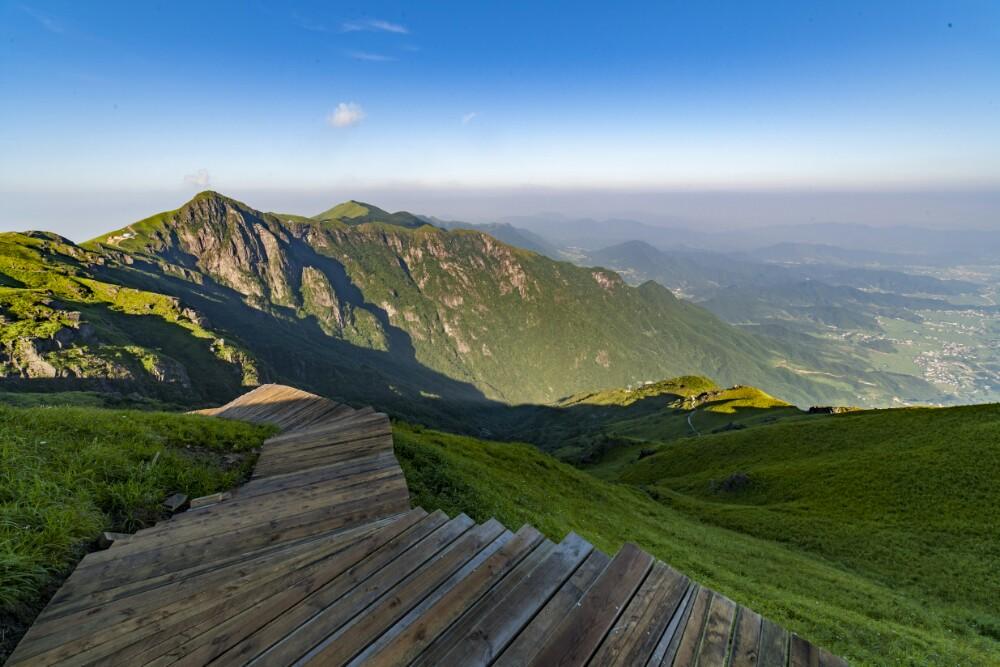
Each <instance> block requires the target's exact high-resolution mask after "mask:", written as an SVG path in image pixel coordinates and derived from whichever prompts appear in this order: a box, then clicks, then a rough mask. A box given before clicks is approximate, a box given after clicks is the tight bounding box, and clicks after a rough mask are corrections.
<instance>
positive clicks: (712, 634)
mask: <svg viewBox="0 0 1000 667" xmlns="http://www.w3.org/2000/svg"><path fill="white" fill-rule="evenodd" d="M735 618H736V604H735V603H734V602H733V601H732V600H730V599H729V598H726V597H724V596H722V595H720V594H718V593H716V594H715V597H713V598H712V605H711V607H709V610H708V619H707V620H706V621H705V634H704V635H703V636H702V638H701V648H700V649H699V650H698V667H725V664H726V657H727V656H728V655H729V640H730V638H731V637H732V629H733V620H734V619H735Z"/></svg>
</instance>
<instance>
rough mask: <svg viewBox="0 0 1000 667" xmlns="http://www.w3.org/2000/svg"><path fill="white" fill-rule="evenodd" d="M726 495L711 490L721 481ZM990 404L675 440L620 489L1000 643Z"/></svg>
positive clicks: (994, 422)
mask: <svg viewBox="0 0 1000 667" xmlns="http://www.w3.org/2000/svg"><path fill="white" fill-rule="evenodd" d="M737 472H742V473H745V474H746V475H748V477H749V480H750V483H749V485H748V486H747V487H746V488H745V489H742V490H739V491H729V492H724V491H718V490H713V489H717V486H718V485H717V484H715V483H713V482H718V481H720V480H724V479H726V478H727V477H729V476H730V475H733V474H734V473H737ZM998 478H1000V406H998V405H981V406H968V407H959V408H947V409H933V408H922V409H917V408H911V409H901V410H885V411H875V412H859V413H852V414H844V415H835V416H832V417H828V418H824V419H822V420H814V421H803V422H795V423H782V424H775V425H773V426H766V427H761V428H756V429H753V430H752V431H746V432H740V431H737V432H730V433H727V434H724V435H717V436H710V437H703V438H698V439H697V440H688V441H677V442H674V443H672V444H670V445H668V446H666V447H664V448H662V449H661V450H660V452H659V453H658V454H656V455H654V456H650V457H648V458H645V459H643V460H641V461H638V462H636V463H634V464H633V465H631V466H630V467H629V468H628V469H627V470H625V471H624V472H623V473H622V474H621V480H622V481H625V482H628V483H630V484H636V485H645V486H648V487H649V488H651V489H652V490H653V491H654V492H655V493H656V494H657V495H658V496H659V497H661V498H662V500H663V502H664V503H666V504H668V505H671V506H672V507H674V508H676V509H679V510H681V511H684V512H686V513H688V514H690V515H692V516H694V517H697V518H699V519H701V520H703V521H706V522H710V523H713V524H715V525H719V526H724V527H728V528H732V529H734V530H738V531H740V532H743V533H747V534H751V535H756V536H758V537H762V538H766V539H770V540H776V541H781V542H785V543H788V544H792V545H795V546H796V547H798V548H801V549H804V550H808V551H811V552H814V553H817V554H821V555H823V556H824V557H826V558H829V559H831V560H834V561H836V562H838V563H842V564H843V565H844V566H845V567H847V568H850V569H851V570H852V571H856V572H861V573H864V574H865V575H866V576H870V577H872V578H873V579H877V580H879V581H882V582H884V583H886V584H887V585H890V586H892V587H894V588H896V589H897V590H900V591H906V592H907V593H910V594H912V595H914V596H917V597H920V598H922V599H926V600H928V601H929V602H931V601H932V602H933V603H934V604H941V605H959V606H961V607H962V608H964V609H965V610H967V611H966V612H964V613H962V614H961V615H960V616H957V617H956V618H955V620H956V621H957V622H960V623H962V624H963V625H968V626H970V627H975V628H977V631H979V632H982V633H984V634H986V635H989V636H992V637H993V638H995V639H1000V604H998V601H997V595H996V592H997V591H1000V567H998V565H1000V560H998V552H997V549H998V545H1000V522H998V521H997V510H998V508H1000V485H997V483H996V481H997V479H998Z"/></svg>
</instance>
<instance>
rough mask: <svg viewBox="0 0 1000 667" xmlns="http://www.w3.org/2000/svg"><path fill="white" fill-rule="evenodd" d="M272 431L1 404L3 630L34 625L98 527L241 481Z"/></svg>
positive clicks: (128, 525)
mask: <svg viewBox="0 0 1000 667" xmlns="http://www.w3.org/2000/svg"><path fill="white" fill-rule="evenodd" d="M84 396H85V395H81V396H77V397H76V398H77V399H80V401H81V402H83V401H85V400H87V399H86V398H85V397H84ZM269 432H270V429H269V428H267V427H260V426H252V425H249V424H244V423H240V422H232V421H223V420H217V419H211V418H209V417H200V416H193V415H179V414H169V413H162V412H139V411H135V410H108V409H100V408H88V407H58V408H54V407H33V408H14V407H8V406H4V405H2V404H0V626H3V627H4V629H5V630H6V631H5V632H4V633H0V634H3V635H7V634H8V633H9V632H10V630H9V629H10V628H14V629H15V630H16V628H18V627H21V628H23V626H24V625H25V624H26V623H28V622H30V620H31V618H33V616H34V614H35V613H37V612H38V610H39V609H40V608H41V605H42V604H44V602H45V597H46V593H47V592H48V593H51V591H52V588H53V587H54V586H55V585H56V584H57V583H58V581H59V580H60V579H61V578H62V577H63V576H64V575H65V574H66V573H67V572H68V571H69V570H70V569H71V568H72V566H73V564H74V563H75V562H76V561H77V560H78V559H79V558H80V557H81V556H82V555H83V553H84V552H85V551H86V549H87V546H88V544H90V543H92V542H93V541H94V540H95V539H96V538H97V537H98V535H99V534H100V533H101V531H103V530H114V531H125V532H132V531H134V530H136V529H138V528H141V527H143V526H145V525H148V524H150V523H152V522H154V521H155V520H156V519H157V518H158V516H159V512H160V510H159V506H160V504H161V503H162V502H163V500H164V498H166V497H167V495H169V494H170V493H174V492H181V493H186V494H187V495H188V496H190V497H195V496H200V495H205V494H208V493H213V492H215V491H219V490H222V489H226V488H229V487H232V486H234V485H235V484H236V483H237V482H238V481H239V480H240V479H241V478H242V477H243V476H244V475H245V474H246V473H247V472H248V471H249V469H250V466H251V465H252V463H253V460H254V459H255V458H256V457H255V456H254V452H255V450H256V448H257V447H259V445H260V444H261V442H263V439H264V438H265V437H266V435H267V434H268V433H269ZM6 639H7V637H0V640H3V641H0V661H2V659H3V655H4V651H5V649H10V648H12V647H11V646H8V645H6Z"/></svg>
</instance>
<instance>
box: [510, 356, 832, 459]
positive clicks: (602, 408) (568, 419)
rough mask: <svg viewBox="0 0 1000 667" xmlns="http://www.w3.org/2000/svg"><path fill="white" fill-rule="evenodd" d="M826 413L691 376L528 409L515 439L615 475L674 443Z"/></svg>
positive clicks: (576, 396)
mask: <svg viewBox="0 0 1000 667" xmlns="http://www.w3.org/2000/svg"><path fill="white" fill-rule="evenodd" d="M820 416H822V412H817V413H815V414H814V413H810V412H806V411H803V410H800V409H799V408H797V407H795V406H793V405H789V404H788V403H786V402H785V401H782V400H781V399H778V398H775V397H773V396H771V395H770V394H767V393H766V392H764V391H761V390H760V389H757V388H756V387H750V386H747V385H735V386H732V387H728V388H726V387H720V386H719V385H717V384H716V383H715V382H714V381H712V380H711V379H709V378H707V377H703V376H697V375H687V376H683V377H677V378H672V379H669V380H661V381H659V382H644V383H641V384H638V385H634V386H628V387H620V388H615V389H605V390H600V391H593V392H583V393H580V394H574V395H573V396H568V397H566V398H563V399H561V400H559V401H557V402H556V403H555V404H553V405H549V406H533V407H530V408H529V407H527V406H525V407H523V408H521V409H520V411H519V413H518V420H517V423H516V424H513V425H512V426H511V430H510V436H511V437H512V438H513V439H519V440H525V441H527V442H531V443H532V444H535V445H537V446H538V447H540V448H542V449H544V450H546V451H548V452H550V453H552V454H553V455H555V456H556V457H558V458H560V459H562V460H565V461H569V462H572V463H576V464H580V465H584V466H586V467H587V470H588V472H591V473H593V474H596V475H598V476H601V477H608V476H614V475H615V474H616V473H617V471H619V470H620V469H621V468H622V466H625V465H628V464H629V463H630V462H631V461H633V460H635V458H636V457H637V456H646V455H648V454H649V453H650V452H652V451H653V449H651V447H654V446H655V445H657V444H659V443H663V442H667V441H669V440H673V439H675V438H685V437H694V436H699V435H701V434H708V433H718V432H724V431H730V430H737V429H744V428H748V427H751V426H756V425H760V424H771V423H774V422H776V421H779V420H785V419H815V418H817V417H820Z"/></svg>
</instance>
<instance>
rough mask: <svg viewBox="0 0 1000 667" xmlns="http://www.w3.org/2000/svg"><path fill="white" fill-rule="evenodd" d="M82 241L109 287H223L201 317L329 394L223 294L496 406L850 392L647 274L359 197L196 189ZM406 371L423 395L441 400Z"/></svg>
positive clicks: (317, 369) (318, 368)
mask: <svg viewBox="0 0 1000 667" xmlns="http://www.w3.org/2000/svg"><path fill="white" fill-rule="evenodd" d="M415 220H419V221H421V223H422V224H420V225H419V226H415V224H416V223H415V222H414V221H415ZM407 221H410V222H412V223H413V224H410V222H407ZM86 247H87V248H89V249H92V250H94V251H100V252H103V253H106V254H107V255H108V256H109V257H112V258H114V257H118V258H119V261H122V260H131V261H132V262H133V264H132V265H130V267H129V269H130V270H129V271H118V272H117V273H116V274H115V277H116V279H119V280H122V281H126V282H128V281H131V280H133V279H134V274H135V268H136V267H137V265H139V264H140V263H141V267H140V268H141V269H142V271H143V272H144V277H145V278H147V279H152V278H153V277H154V276H155V275H156V274H159V277H161V278H163V279H167V278H169V279H171V280H160V282H159V283H158V286H159V288H160V289H162V290H163V291H165V292H167V293H170V294H174V295H176V296H179V297H180V298H182V299H183V300H185V301H190V300H192V297H191V295H190V294H191V293H192V292H194V293H196V294H202V295H204V294H207V293H208V292H209V291H212V290H215V291H220V290H221V291H223V292H226V294H227V298H226V299H224V300H220V299H218V298H215V299H207V302H206V303H205V305H204V307H205V308H206V309H207V310H208V312H207V314H208V316H209V318H210V319H211V320H212V321H217V322H219V323H220V324H222V325H223V326H224V327H225V328H227V329H228V330H230V331H233V332H237V335H238V336H239V337H240V340H241V341H242V342H243V343H244V344H245V345H247V346H248V347H249V348H251V349H253V350H254V351H255V353H257V354H259V355H261V357H262V360H263V361H264V362H265V363H266V365H267V366H269V367H270V368H272V369H276V372H278V373H279V374H280V373H285V374H284V375H282V377H283V378H284V379H292V380H296V381H299V382H302V381H303V380H305V381H306V383H308V384H310V386H312V387H315V388H318V389H320V390H323V391H326V392H328V393H329V392H330V391H331V389H332V388H331V386H330V384H329V382H324V381H323V380H322V377H323V376H328V375H329V373H328V372H327V371H326V370H325V369H324V368H323V360H322V359H316V360H312V362H311V363H310V364H309V365H308V366H309V367H308V368H304V367H303V366H304V365H302V364H298V365H297V366H298V368H296V371H299V370H300V369H301V372H302V373H305V374H306V375H305V377H302V376H301V375H299V376H290V375H289V374H287V372H286V364H285V363H282V362H280V361H279V359H278V354H275V347H276V346H278V345H280V344H279V343H277V342H275V341H273V340H270V341H268V344H267V345H266V346H265V345H261V344H260V341H258V340H256V338H257V336H259V335H263V334H261V332H260V331H259V327H254V328H253V329H247V328H246V327H245V326H242V325H241V324H240V318H241V317H243V316H244V315H245V314H246V313H245V312H243V313H240V312H236V311H240V310H241V309H240V308H238V307H235V306H234V304H233V300H234V297H236V298H238V299H239V300H240V301H242V305H243V306H244V308H243V309H242V310H243V311H245V310H246V309H247V307H248V308H249V309H252V310H254V311H256V312H257V313H258V314H263V315H266V316H269V317H271V318H274V319H279V320H282V321H283V322H285V323H288V324H289V326H291V324H292V323H294V322H296V321H299V322H300V323H301V324H302V326H301V327H300V332H299V333H300V334H301V332H302V331H305V330H307V329H315V328H316V327H318V328H319V329H320V330H321V331H322V333H323V334H325V335H326V339H327V341H329V340H330V339H332V340H334V341H340V342H343V343H347V344H349V345H351V346H355V347H357V348H362V349H365V350H375V351H378V352H381V353H384V354H382V355H380V356H381V359H380V360H379V361H378V362H377V363H374V364H371V365H372V366H373V367H380V368H385V369H386V372H391V373H393V374H394V378H393V380H392V381H391V382H394V383H396V384H397V385H410V388H411V390H412V389H414V387H413V385H414V384H415V382H414V378H413V374H414V368H415V367H416V366H420V367H423V368H424V369H427V370H429V371H432V372H433V373H436V374H439V375H440V376H443V377H444V378H448V379H450V380H453V381H457V382H459V383H467V384H469V385H472V386H474V387H475V388H476V389H478V390H479V391H480V392H481V393H482V396H485V397H486V398H489V399H496V400H502V401H507V402H545V401H551V400H554V399H556V398H558V397H560V396H565V395H568V394H571V393H575V392H578V391H581V390H584V389H587V388H591V387H595V386H609V385H625V384H628V383H630V382H639V381H643V380H644V379H646V378H648V377H664V376H670V375H681V374H685V373H691V372H698V373H705V374H709V375H712V376H713V377H717V378H719V379H720V380H721V381H723V382H726V383H736V382H751V383H753V384H755V385H758V386H761V387H765V388H766V389H767V390H768V391H771V392H774V393H778V394H781V395H783V396H788V397H790V398H791V399H793V400H796V401H802V402H810V401H813V402H815V401H836V400H837V399H846V398H847V397H853V395H854V394H853V391H854V390H855V389H858V390H859V391H860V390H862V389H863V387H864V385H863V383H854V384H852V382H851V381H842V382H840V383H839V384H838V383H829V382H824V381H822V380H818V379H817V378H814V377H809V376H808V375H805V374H802V373H798V372H796V371H794V370H790V369H791V368H794V369H799V368H802V367H807V366H808V364H807V362H805V361H804V360H801V359H794V360H789V359H788V358H786V357H787V355H783V354H782V353H781V352H780V351H778V350H776V349H774V348H772V347H770V346H769V345H768V344H766V343H765V342H762V341H761V340H760V339H758V338H757V337H755V336H753V335H751V334H749V333H746V332H743V331H741V330H739V329H736V328H734V327H730V326H727V325H726V324H724V323H722V322H721V321H720V320H718V319H716V318H715V317H714V316H712V315H710V314H709V313H708V312H706V311H704V310H702V309H701V308H698V307H697V306H694V305H692V304H690V303H687V302H684V301H680V300H678V299H676V298H675V297H674V296H673V295H672V294H671V293H670V292H669V291H668V290H666V289H664V288H662V287H660V286H658V285H656V284H653V283H647V284H644V285H641V286H638V287H630V286H628V285H626V284H625V283H624V282H623V281H622V280H621V278H619V276H618V275H617V274H615V273H612V272H610V271H605V270H602V269H589V268H581V267H576V266H573V265H571V264H568V263H562V262H555V261H552V260H550V259H548V258H546V257H542V256H540V255H537V254H535V253H532V252H529V251H525V250H520V249H517V248H513V247H510V246H507V245H505V244H503V243H500V242H498V241H496V240H495V239H493V238H492V237H490V236H488V235H486V234H483V233H480V232H475V231H468V230H456V231H445V230H443V229H440V228H437V227H434V226H432V225H429V224H423V221H422V219H420V218H416V216H411V215H410V214H403V213H393V214H388V213H385V212H384V211H380V210H378V209H375V208H374V207H371V206H368V205H362V204H359V203H357V202H348V203H346V204H343V205H341V206H338V207H335V208H334V209H331V211H329V212H327V213H326V214H321V215H320V216H317V217H316V219H310V218H301V217H297V216H287V215H277V214H269V213H263V212H260V211H256V210H254V209H252V208H250V207H248V206H246V205H245V204H242V203H240V202H237V201H234V200H232V199H228V198H226V197H223V196H221V195H218V194H216V193H202V194H201V195H198V196H197V197H195V199H193V200H192V201H191V202H189V203H188V204H186V205H185V206H183V207H181V208H180V209H178V210H177V211H172V212H167V213H164V214H160V215H158V216H154V217H153V218H150V219H147V220H145V221H142V222H140V223H137V224H135V225H131V226H129V227H127V228H125V229H123V230H119V231H117V232H113V233H111V234H108V235H105V236H103V237H100V238H98V239H95V241H93V242H91V243H89V244H87V245H86ZM122 251H127V253H122ZM115 268H121V267H120V266H118V267H115ZM144 284H146V285H151V283H149V282H146V283H144ZM307 338H308V340H309V343H308V345H309V349H310V350H311V351H312V350H314V349H315V347H316V346H317V345H319V344H320V341H319V340H318V339H317V336H314V335H312V332H311V331H310V335H308V336H307ZM268 355H274V356H268ZM416 380H419V381H420V382H422V383H423V385H418V386H417V387H416V389H417V391H418V392H422V396H423V397H424V398H430V399H431V400H433V395H442V394H441V393H440V391H439V390H438V388H435V387H434V386H429V385H430V384H431V383H427V382H424V380H423V379H421V378H416ZM438 384H440V383H438ZM453 389H454V391H452V393H453V394H455V393H456V392H458V393H461V391H460V390H459V389H458V388H453ZM335 393H336V392H335ZM410 393H411V394H413V393H414V392H413V391H411V392H410ZM470 395H473V394H472V393H470ZM480 398H481V397H480Z"/></svg>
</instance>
